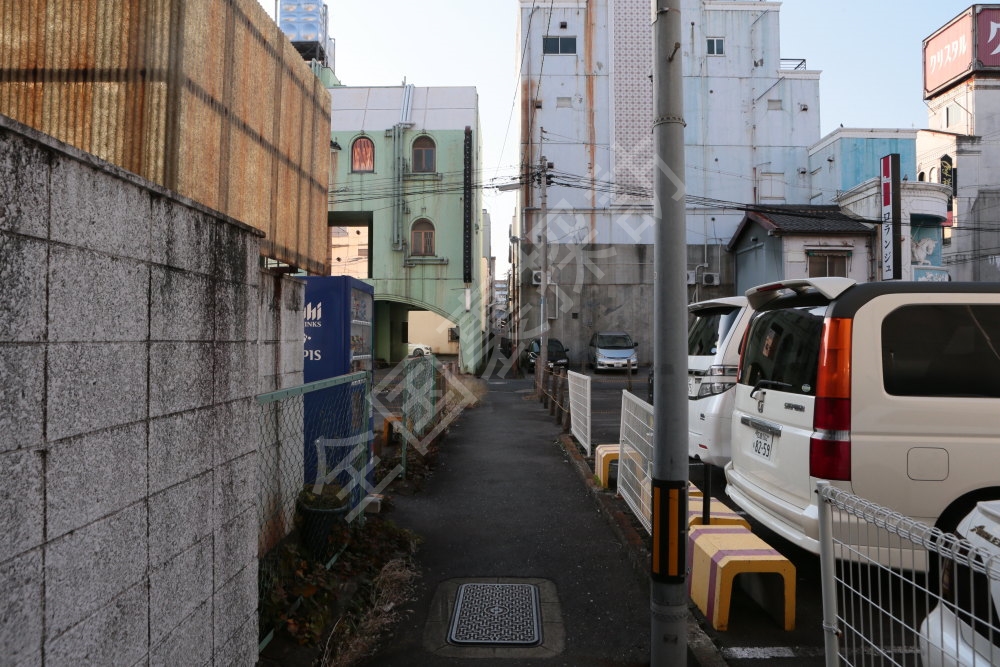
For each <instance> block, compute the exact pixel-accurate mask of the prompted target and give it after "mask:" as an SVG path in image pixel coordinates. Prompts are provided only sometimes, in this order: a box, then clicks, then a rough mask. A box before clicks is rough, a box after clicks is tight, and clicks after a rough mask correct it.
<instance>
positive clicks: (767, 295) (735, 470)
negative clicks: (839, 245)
mask: <svg viewBox="0 0 1000 667" xmlns="http://www.w3.org/2000/svg"><path fill="white" fill-rule="evenodd" d="M746 295H747V298H748V300H749V303H750V306H751V307H752V308H754V310H755V311H756V312H755V313H754V316H753V318H752V320H751V322H750V325H749V327H748V329H747V333H746V339H745V343H744V345H743V353H742V357H741V359H740V367H739V376H738V380H737V384H736V389H735V395H734V399H735V406H734V409H733V415H732V452H731V453H732V460H731V461H730V462H729V464H728V465H727V466H726V479H727V482H728V484H727V487H726V493H727V494H728V495H729V496H730V498H732V499H733V501H735V502H736V503H737V505H739V506H740V507H741V508H742V509H744V510H745V511H746V512H747V513H748V514H750V515H751V516H753V517H754V518H755V519H757V520H758V521H760V522H761V523H762V524H764V525H765V526H767V527H768V528H770V529H771V530H773V531H774V532H776V533H778V534H779V535H781V536H782V537H784V538H786V539H788V540H789V541H791V542H793V543H794V544H796V545H798V546H800V547H802V548H805V549H807V550H809V551H812V552H814V553H818V551H819V542H818V521H817V518H818V517H817V507H816V493H815V487H816V480H817V479H826V480H830V481H831V483H833V484H835V485H836V486H838V487H841V488H844V489H845V490H847V491H849V492H851V493H853V494H855V495H857V496H861V497H862V498H865V499H867V500H870V501H872V502H874V503H876V504H878V505H882V506H884V507H888V508H891V509H893V510H896V511H898V512H901V513H903V514H906V515H908V516H910V517H912V518H913V519H916V520H918V521H921V522H923V523H927V524H930V525H936V526H937V527H938V528H941V529H942V530H945V531H952V530H954V528H955V527H956V526H957V525H958V522H959V521H960V520H961V519H962V518H963V517H964V516H965V515H966V514H968V513H969V512H970V511H971V509H972V508H973V507H975V505H976V502H977V501H980V500H987V499H996V498H1000V284H998V283H931V282H926V283H924V282H902V281H892V282H878V283H856V282H855V281H853V280H850V279H847V278H813V279H802V280H787V281H784V282H779V283H775V284H770V285H762V286H758V287H755V288H753V289H750V290H748V291H747V293H746ZM857 539H858V540H859V542H860V541H862V540H864V539H865V538H864V536H863V535H862V536H858V537H857Z"/></svg>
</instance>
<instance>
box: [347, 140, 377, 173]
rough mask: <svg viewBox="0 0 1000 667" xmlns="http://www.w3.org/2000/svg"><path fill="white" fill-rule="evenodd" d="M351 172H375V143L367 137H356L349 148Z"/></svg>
mask: <svg viewBox="0 0 1000 667" xmlns="http://www.w3.org/2000/svg"><path fill="white" fill-rule="evenodd" d="M351 171H361V172H372V171H375V143H374V142H373V141H372V140H371V139H369V138H368V137H358V138H357V139H355V140H354V144H353V145H352V146H351Z"/></svg>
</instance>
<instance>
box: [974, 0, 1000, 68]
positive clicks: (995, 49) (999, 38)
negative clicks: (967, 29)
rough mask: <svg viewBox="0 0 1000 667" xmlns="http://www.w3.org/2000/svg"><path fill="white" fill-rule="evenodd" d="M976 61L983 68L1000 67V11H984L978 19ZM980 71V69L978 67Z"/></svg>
mask: <svg viewBox="0 0 1000 667" xmlns="http://www.w3.org/2000/svg"><path fill="white" fill-rule="evenodd" d="M976 33H977V35H976V37H977V40H976V41H977V44H976V59H977V60H979V66H981V67H1000V9H983V10H982V11H981V12H979V16H977V17H976ZM977 69H978V67H977Z"/></svg>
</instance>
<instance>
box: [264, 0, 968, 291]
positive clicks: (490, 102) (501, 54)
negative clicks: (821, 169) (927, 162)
mask: <svg viewBox="0 0 1000 667" xmlns="http://www.w3.org/2000/svg"><path fill="white" fill-rule="evenodd" d="M259 1H260V2H261V5H262V6H263V7H264V9H265V10H267V12H268V14H270V15H271V16H272V17H273V16H274V11H275V4H276V3H275V2H274V1H273V0H259ZM628 1H641V0H628ZM538 2H539V4H543V3H544V0H538ZM970 4H971V3H970V2H966V1H964V0H907V1H906V2H895V1H893V2H890V1H889V0H838V1H837V2H830V1H828V0H827V1H822V2H821V1H820V0H785V2H783V3H781V9H780V33H781V57H782V58H804V59H805V60H806V64H807V67H808V68H809V69H811V70H821V71H822V74H821V76H820V130H821V132H822V134H823V135H826V134H827V133H829V132H831V131H832V130H833V129H834V128H837V127H839V126H840V125H841V124H843V125H844V127H879V128H918V129H919V128H923V127H926V126H927V109H926V106H925V105H924V102H923V80H922V55H921V46H922V41H923V39H924V38H925V37H928V36H929V35H930V34H931V33H932V32H934V31H935V30H937V29H938V28H940V27H941V26H943V25H944V24H945V23H947V22H948V21H949V20H951V19H952V18H954V17H955V16H957V15H958V14H959V13H961V12H962V11H963V10H964V9H966V8H967V7H968V6H969V5H970ZM327 6H328V7H329V30H330V36H331V37H333V38H334V39H335V40H336V51H335V63H334V69H335V71H336V74H337V77H338V78H339V79H340V81H341V82H342V83H343V84H345V85H348V86H396V85H400V84H402V83H403V81H404V79H405V81H406V83H412V84H414V85H416V86H475V87H476V89H477V91H478V93H479V116H480V126H481V128H482V135H483V136H482V145H483V178H482V180H483V182H488V181H490V180H491V179H493V178H501V179H503V178H507V177H512V176H514V175H516V173H517V163H518V160H519V157H518V153H517V150H518V136H519V132H518V122H519V121H518V114H517V113H516V111H517V110H516V109H515V108H514V106H513V103H514V96H515V93H516V90H517V72H516V71H515V69H514V68H515V64H516V53H517V52H518V51H519V50H520V48H521V46H520V45H519V44H517V43H516V42H517V38H516V34H515V30H516V29H517V14H518V7H519V3H518V0H420V2H413V1H412V0H410V1H408V2H403V0H328V2H327ZM514 205H515V199H514V194H513V193H498V192H496V191H495V190H492V189H487V190H484V193H483V206H484V207H485V208H486V209H487V211H488V212H489V214H490V219H491V223H492V225H493V230H492V245H493V247H492V251H493V255H494V256H495V257H496V258H497V267H498V271H499V272H500V273H501V275H502V272H503V271H505V270H506V268H507V238H508V227H509V225H510V221H511V217H512V215H513V212H514Z"/></svg>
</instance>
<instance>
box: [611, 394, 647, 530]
mask: <svg viewBox="0 0 1000 667" xmlns="http://www.w3.org/2000/svg"><path fill="white" fill-rule="evenodd" d="M652 463H653V406H652V405H650V404H649V403H647V402H646V401H644V400H642V399H641V398H638V397H636V396H635V395H634V394H632V393H629V392H627V391H623V392H622V419H621V452H620V453H619V455H618V493H619V494H621V497H622V498H623V499H624V500H625V503H626V504H627V505H628V506H629V507H630V508H632V512H633V513H635V516H636V518H637V519H639V522H640V523H641V524H642V525H643V526H644V527H645V528H646V531H647V532H649V533H650V534H652V532H653V528H652V525H653V524H652V518H653V509H652V491H651V489H652V483H651V480H650V473H651V470H652Z"/></svg>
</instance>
